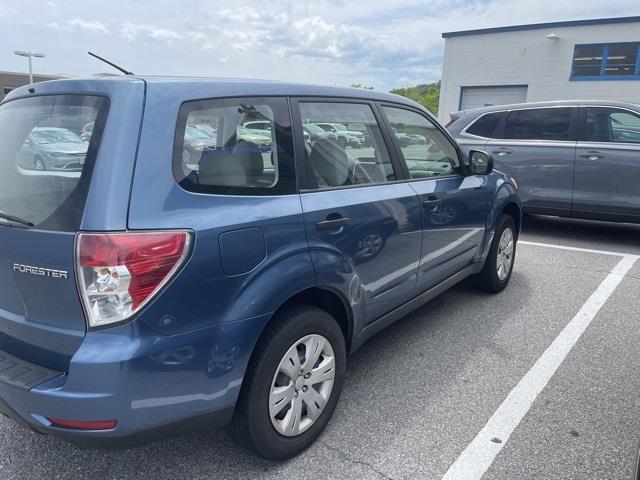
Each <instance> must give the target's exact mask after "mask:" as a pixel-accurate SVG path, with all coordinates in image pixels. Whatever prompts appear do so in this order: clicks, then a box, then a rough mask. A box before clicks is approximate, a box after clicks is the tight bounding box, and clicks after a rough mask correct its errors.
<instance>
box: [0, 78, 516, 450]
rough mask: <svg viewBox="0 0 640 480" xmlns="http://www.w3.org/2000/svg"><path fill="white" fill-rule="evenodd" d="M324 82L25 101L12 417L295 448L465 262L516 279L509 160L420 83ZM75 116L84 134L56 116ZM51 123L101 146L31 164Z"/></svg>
mask: <svg viewBox="0 0 640 480" xmlns="http://www.w3.org/2000/svg"><path fill="white" fill-rule="evenodd" d="M212 92H215V94H212ZM309 94H310V87H309V86H304V85H302V86H301V85H295V84H285V83H271V82H265V81H260V82H251V81H239V80H234V81H224V80H208V79H188V80H186V81H183V80H179V79H175V78H173V79H161V78H155V77H137V76H133V75H127V76H124V77H121V78H118V77H115V78H95V79H89V80H59V81H55V82H45V83H38V84H35V85H30V86H28V87H23V88H17V89H15V90H13V91H12V92H11V93H10V94H9V95H8V96H7V97H6V98H5V100H4V101H3V102H2V103H1V104H0V245H2V255H1V256H2V258H3V259H4V260H6V261H3V262H0V283H1V286H2V288H0V332H1V333H2V334H1V335H0V413H3V414H5V415H7V416H9V417H11V418H13V419H15V420H16V421H17V422H18V423H21V424H23V425H25V426H28V427H29V428H31V429H33V430H35V431H37V432H40V433H48V434H53V435H57V436H60V437H62V438H64V439H66V440H69V441H70V442H73V443H76V444H78V445H81V446H82V447H83V448H87V447H111V448H113V447H116V448H117V447H120V448H124V447H128V446H130V445H133V444H137V443H144V442H148V441H151V440H155V439H158V438H162V437H164V436H167V435H169V436H170V435H175V434H179V433H183V432H185V431H188V430H191V429H194V428H214V427H220V426H228V428H229V432H230V433H231V435H232V437H233V438H234V439H236V440H237V441H238V442H239V443H240V444H242V445H245V446H246V447H248V448H249V449H251V450H253V451H254V452H256V453H258V454H260V455H262V456H264V457H266V458H270V459H284V458H288V457H291V456H293V455H295V454H297V453H300V452H301V451H302V450H304V449H305V448H306V447H308V446H309V445H311V444H312V443H313V442H314V441H315V439H316V438H318V436H319V435H320V433H321V432H322V431H323V429H324V428H325V426H326V425H327V423H328V422H329V420H330V418H331V416H332V414H333V412H334V410H335V408H336V405H337V403H338V400H339V397H340V392H341V390H342V386H343V383H344V381H345V370H346V362H347V355H348V354H349V353H352V352H354V351H356V350H357V349H358V348H359V347H360V346H361V345H362V344H363V343H364V342H365V341H367V340H368V339H369V338H371V337H372V336H373V335H375V334H376V333H377V332H379V331H381V330H382V329H384V328H385V327H386V326H388V325H390V324H391V323H393V322H395V321H396V320H398V319H399V318H401V317H402V316H404V315H406V314H407V313H409V312H411V311H412V310H414V309H416V308H418V307H419V306H421V305H422V304H424V303H425V302H427V301H429V300H431V299H433V298H434V297H436V296H437V295H439V294H440V293H441V292H443V291H445V290H446V289H448V288H450V287H451V286H453V285H455V284H457V283H458V282H460V281H461V280H463V279H465V278H468V277H469V278H471V280H472V283H473V284H474V285H475V286H476V287H477V288H479V289H481V290H483V291H486V292H490V293H497V292H499V291H502V290H503V289H504V288H505V287H506V286H507V284H508V283H509V279H510V277H511V272H512V269H513V264H514V259H515V254H516V242H517V239H518V235H519V232H520V221H521V212H520V206H519V204H520V200H519V196H518V193H517V190H516V187H515V184H514V183H513V181H512V179H511V177H510V176H509V175H505V174H503V173H500V172H497V171H495V170H494V169H493V159H492V157H491V155H490V154H487V153H485V152H482V151H480V150H470V151H468V152H466V153H465V152H463V151H462V150H461V149H460V148H459V146H458V144H457V143H456V142H455V140H454V139H453V138H452V137H451V136H450V135H449V134H448V133H447V131H446V130H445V129H444V128H443V127H441V126H440V125H439V124H438V123H437V121H436V120H435V119H434V118H433V117H432V116H431V115H430V114H429V113H428V112H427V111H426V110H425V109H424V108H423V107H421V106H420V105H418V104H417V103H415V102H412V101H411V100H408V99H404V98H401V97H397V96H393V95H389V94H382V93H377V92H371V91H367V90H361V89H358V90H354V89H340V88H331V87H319V88H316V89H315V90H314V91H313V94H314V96H312V97H310V96H309ZM78 111H83V112H84V114H83V115H85V116H86V117H91V120H90V121H91V122H92V125H91V128H90V129H89V128H87V132H88V131H89V130H91V135H90V136H89V137H88V138H89V142H88V144H87V143H85V142H82V140H81V139H80V137H79V136H78V135H75V134H74V135H73V136H71V137H69V135H68V134H66V133H65V134H64V135H63V134H62V132H58V131H51V129H49V130H47V131H40V130H38V129H39V128H40V127H38V126H39V125H43V124H51V123H52V122H53V121H54V120H55V121H56V122H64V123H66V124H77V123H79V121H78V119H77V114H78V113H77V112H78ZM303 119H304V120H303ZM307 120H308V121H307ZM85 123H87V122H85ZM203 126H204V127H203ZM34 127H35V128H34ZM398 132H402V134H403V135H399V134H398ZM405 134H406V136H405ZM409 135H413V136H414V137H412V140H411V141H409V142H408V143H407V142H406V141H403V140H401V139H402V138H408V136H409ZM40 136H42V137H45V136H46V137H47V138H52V139H53V140H51V142H52V144H53V145H56V144H60V145H63V144H65V142H67V141H68V142H69V143H70V144H73V145H77V148H78V149H80V148H81V147H80V145H81V144H82V145H83V147H82V148H84V153H83V155H85V157H86V158H85V160H84V161H83V162H82V164H81V165H79V166H78V168H79V169H80V174H79V175H77V176H59V177H56V176H52V177H51V178H49V177H46V176H44V175H43V176H40V175H33V174H32V173H31V172H26V173H25V171H24V170H22V169H19V168H16V163H17V162H20V161H21V160H20V158H21V151H22V149H23V148H24V147H23V145H24V144H25V140H26V139H28V138H33V139H34V140H31V142H32V143H35V142H36V141H40ZM61 137H62V138H61ZM67 137H68V138H67ZM423 138H424V141H423ZM363 144H366V145H367V148H352V147H354V146H361V145H363ZM38 145H43V144H41V143H39V144H38ZM87 145H88V148H87ZM39 148H41V149H42V147H39ZM55 148H56V149H58V150H61V149H62V148H63V147H62V146H60V147H55ZM65 148H67V147H65ZM74 148H76V147H74ZM67 150H68V154H72V153H76V152H75V150H74V149H73V148H71V147H68V148H67ZM191 155H197V156H198V158H197V159H193V158H189V161H186V159H187V157H191Z"/></svg>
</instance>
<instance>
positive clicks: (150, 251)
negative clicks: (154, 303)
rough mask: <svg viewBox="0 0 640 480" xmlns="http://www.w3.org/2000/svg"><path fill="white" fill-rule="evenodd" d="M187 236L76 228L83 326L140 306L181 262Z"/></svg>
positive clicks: (107, 321)
mask: <svg viewBox="0 0 640 480" xmlns="http://www.w3.org/2000/svg"><path fill="white" fill-rule="evenodd" d="M190 239H191V236H190V234H189V232H185V231H179V232H176V231H172V232H140V233H81V234H79V236H78V252H77V259H76V261H77V265H78V286H79V289H80V295H81V297H82V302H83V304H84V308H85V311H86V314H87V320H88V322H89V327H98V326H101V325H107V324H110V323H116V322H121V321H123V320H126V319H127V318H129V317H131V316H132V315H133V314H135V313H136V312H138V311H139V310H140V309H141V308H142V307H144V306H145V305H146V304H147V303H148V302H149V301H150V300H151V299H152V298H153V296H154V295H156V294H157V293H158V292H159V291H160V289H161V288H162V287H163V286H164V285H165V284H166V283H167V282H168V281H169V280H170V279H171V278H172V277H173V275H174V274H175V273H176V271H177V270H178V269H179V268H180V266H182V264H183V263H184V261H185V259H186V258H187V254H188V252H189V244H190Z"/></svg>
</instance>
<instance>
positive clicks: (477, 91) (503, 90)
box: [460, 85, 527, 110]
mask: <svg viewBox="0 0 640 480" xmlns="http://www.w3.org/2000/svg"><path fill="white" fill-rule="evenodd" d="M526 101H527V86H526V85H511V86H502V87H462V91H461V93H460V110H468V109H470V108H478V107H487V106H490V105H506V104H508V103H521V102H526Z"/></svg>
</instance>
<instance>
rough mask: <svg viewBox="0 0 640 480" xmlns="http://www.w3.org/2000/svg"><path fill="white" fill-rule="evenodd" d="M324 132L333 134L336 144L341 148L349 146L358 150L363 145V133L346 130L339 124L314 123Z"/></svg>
mask: <svg viewBox="0 0 640 480" xmlns="http://www.w3.org/2000/svg"><path fill="white" fill-rule="evenodd" d="M316 125H317V126H319V127H320V128H322V129H323V130H324V131H325V132H333V133H335V134H336V136H337V137H338V143H340V144H342V146H343V147H346V146H350V147H356V148H360V147H361V146H362V145H363V144H364V133H362V132H357V131H354V130H347V127H346V126H344V125H343V124H341V123H316Z"/></svg>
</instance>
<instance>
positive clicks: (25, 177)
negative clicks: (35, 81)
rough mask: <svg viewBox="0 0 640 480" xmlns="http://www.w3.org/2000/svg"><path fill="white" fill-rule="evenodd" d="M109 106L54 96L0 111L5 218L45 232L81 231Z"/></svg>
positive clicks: (99, 100) (0, 191)
mask: <svg viewBox="0 0 640 480" xmlns="http://www.w3.org/2000/svg"><path fill="white" fill-rule="evenodd" d="M108 104H109V102H108V100H107V99H106V98H103V97H95V96H85V95H49V96H38V97H30V98H21V99H17V100H13V101H10V102H7V103H4V104H3V105H0V213H2V214H3V215H2V216H3V217H6V216H13V217H18V218H19V219H22V220H24V221H26V222H29V223H32V224H33V225H34V226H35V227H37V228H41V229H45V230H57V231H75V230H78V229H79V227H80V222H81V220H82V214H83V211H84V204H85V201H86V197H87V191H88V188H89V183H90V180H91V173H92V171H93V164H94V162H95V158H96V156H97V152H98V148H99V146H100V139H101V136H102V130H103V128H104V123H105V121H106V116H107V110H108ZM88 125H91V129H90V131H89V129H88V128H86V127H87V126H88ZM83 132H84V134H83ZM3 223H4V224H8V223H12V222H9V221H7V220H6V219H4V220H3V219H2V218H0V225H2V224H3ZM13 223H15V222H13Z"/></svg>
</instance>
